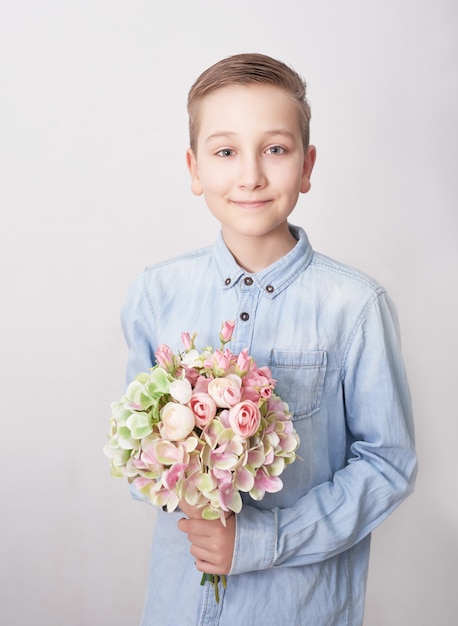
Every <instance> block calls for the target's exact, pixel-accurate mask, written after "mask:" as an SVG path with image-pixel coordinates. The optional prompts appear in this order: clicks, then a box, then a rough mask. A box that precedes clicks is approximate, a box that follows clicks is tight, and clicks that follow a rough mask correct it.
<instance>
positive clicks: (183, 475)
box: [104, 322, 299, 601]
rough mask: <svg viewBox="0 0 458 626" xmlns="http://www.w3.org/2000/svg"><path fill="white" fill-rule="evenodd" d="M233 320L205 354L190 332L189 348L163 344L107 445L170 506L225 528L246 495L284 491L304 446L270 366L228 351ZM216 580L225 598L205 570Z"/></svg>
mask: <svg viewBox="0 0 458 626" xmlns="http://www.w3.org/2000/svg"><path fill="white" fill-rule="evenodd" d="M234 326H235V324H234V322H225V323H224V324H223V325H222V328H221V331H220V335H219V338H220V341H221V347H220V349H219V350H213V349H212V348H211V347H210V346H207V347H206V348H204V349H203V350H201V351H200V352H199V351H198V350H197V349H196V346H195V340H196V337H197V334H194V335H193V336H192V337H191V336H190V335H189V333H182V342H183V345H184V350H183V352H182V353H178V354H175V353H173V351H172V350H171V348H169V346H166V345H160V346H159V347H158V349H157V352H156V365H155V366H154V367H152V368H151V370H150V371H149V372H142V373H140V374H138V376H137V377H136V378H135V380H133V381H132V382H131V383H130V384H129V385H128V387H127V390H126V392H125V394H124V396H123V397H122V398H121V400H120V401H119V402H114V403H113V404H112V406H111V408H112V417H111V432H110V437H109V441H108V442H107V443H106V445H105V447H104V452H105V454H106V455H107V456H108V457H109V458H110V460H111V471H112V474H113V475H114V476H116V477H126V478H127V479H128V481H129V482H130V483H132V482H133V483H134V485H135V487H136V488H137V489H138V490H139V491H140V492H141V493H142V494H144V495H145V496H146V497H147V498H148V499H149V500H150V501H151V502H152V504H154V505H156V506H158V507H161V508H163V509H164V510H166V511H169V512H171V511H174V510H175V509H176V508H177V507H178V505H179V502H180V500H181V499H184V500H185V501H186V502H188V503H189V504H190V505H193V506H195V507H197V508H198V509H200V510H201V514H202V518H203V519H207V520H214V519H218V518H219V519H220V520H221V523H222V524H224V525H225V524H226V516H225V513H228V512H230V511H233V512H234V513H239V512H240V510H241V508H242V498H241V495H240V494H241V492H245V493H248V494H249V495H250V496H251V498H253V499H254V500H261V499H262V498H263V497H264V494H265V493H266V492H268V493H275V492H277V491H280V489H282V487H283V483H282V480H281V478H280V474H281V473H282V472H283V470H284V468H285V466H286V465H288V464H289V463H292V462H293V461H294V460H295V458H296V450H297V448H298V446H299V436H298V434H297V433H296V432H295V430H294V428H293V422H292V418H291V414H290V412H289V410H288V405H287V404H286V403H285V402H283V401H282V400H281V398H280V397H279V396H278V395H276V394H275V393H274V389H275V383H276V381H275V380H274V379H272V374H271V371H270V369H269V368H268V367H258V366H257V364H256V362H255V361H254V359H253V357H251V356H250V355H249V354H248V350H247V349H244V350H242V351H241V352H240V353H239V354H238V355H235V354H233V353H232V352H231V351H230V350H229V349H228V347H227V345H226V344H228V343H229V342H230V340H231V338H232V334H233V331H234ZM207 580H208V581H209V582H211V583H212V584H213V586H214V587H215V595H216V599H217V601H218V599H219V598H218V583H219V580H220V577H219V576H210V575H207V574H204V575H203V577H202V584H204V583H205V582H206V581H207ZM222 583H223V584H224V585H225V584H226V577H225V576H222Z"/></svg>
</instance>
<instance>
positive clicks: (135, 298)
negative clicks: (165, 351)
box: [121, 272, 156, 384]
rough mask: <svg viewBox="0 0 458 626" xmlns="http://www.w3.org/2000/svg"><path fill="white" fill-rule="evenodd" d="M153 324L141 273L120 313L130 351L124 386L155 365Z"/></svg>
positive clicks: (151, 311)
mask: <svg viewBox="0 0 458 626" xmlns="http://www.w3.org/2000/svg"><path fill="white" fill-rule="evenodd" d="M154 321H155V316H154V310H153V307H152V305H151V303H150V301H149V299H148V295H147V292H146V289H145V272H143V273H141V274H140V275H139V276H137V278H136V279H135V280H134V282H133V283H132V285H131V287H130V289H129V292H128V294H127V298H126V301H125V304H124V306H123V309H122V311H121V325H122V329H123V333H124V337H125V340H126V343H127V347H128V349H129V354H128V360H127V368H126V384H129V383H130V382H131V381H132V380H133V379H134V378H135V376H137V374H139V373H140V372H145V371H148V370H149V369H150V368H151V367H152V366H153V365H154V362H155V358H154V346H155V345H156V340H155V331H154Z"/></svg>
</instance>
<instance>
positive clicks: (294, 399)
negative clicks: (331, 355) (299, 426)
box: [269, 348, 327, 420]
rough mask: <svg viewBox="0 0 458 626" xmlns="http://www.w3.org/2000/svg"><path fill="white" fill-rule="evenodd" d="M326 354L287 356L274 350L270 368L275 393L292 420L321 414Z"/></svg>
mask: <svg viewBox="0 0 458 626" xmlns="http://www.w3.org/2000/svg"><path fill="white" fill-rule="evenodd" d="M326 364H327V353H326V351H325V350H308V351H301V352H294V351H293V352H290V351H284V350H277V349H275V348H274V349H273V350H272V352H271V353H270V363H269V367H270V369H271V371H272V376H273V378H275V379H276V380H277V385H276V388H275V393H276V394H278V395H279V396H280V397H281V399H282V400H283V401H284V402H286V403H287V404H288V406H289V409H290V411H291V413H292V414H293V419H294V420H300V419H304V418H306V417H310V416H311V415H313V414H314V413H316V412H317V411H319V410H320V403H321V395H322V392H323V385H324V378H325V375H326Z"/></svg>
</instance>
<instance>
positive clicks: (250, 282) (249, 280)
mask: <svg viewBox="0 0 458 626" xmlns="http://www.w3.org/2000/svg"><path fill="white" fill-rule="evenodd" d="M243 282H244V283H245V285H252V284H253V279H252V278H251V276H247V277H246V278H245V279H244V280H243Z"/></svg>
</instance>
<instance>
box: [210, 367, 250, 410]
mask: <svg viewBox="0 0 458 626" xmlns="http://www.w3.org/2000/svg"><path fill="white" fill-rule="evenodd" d="M241 387H242V379H241V378H240V376H237V374H229V375H228V376H226V377H225V378H214V379H213V380H211V381H210V383H209V384H208V395H209V396H211V397H212V398H213V400H214V401H215V403H216V406H217V407H219V408H222V409H229V408H230V407H231V406H234V404H237V402H240V397H241V395H242V391H241Z"/></svg>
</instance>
